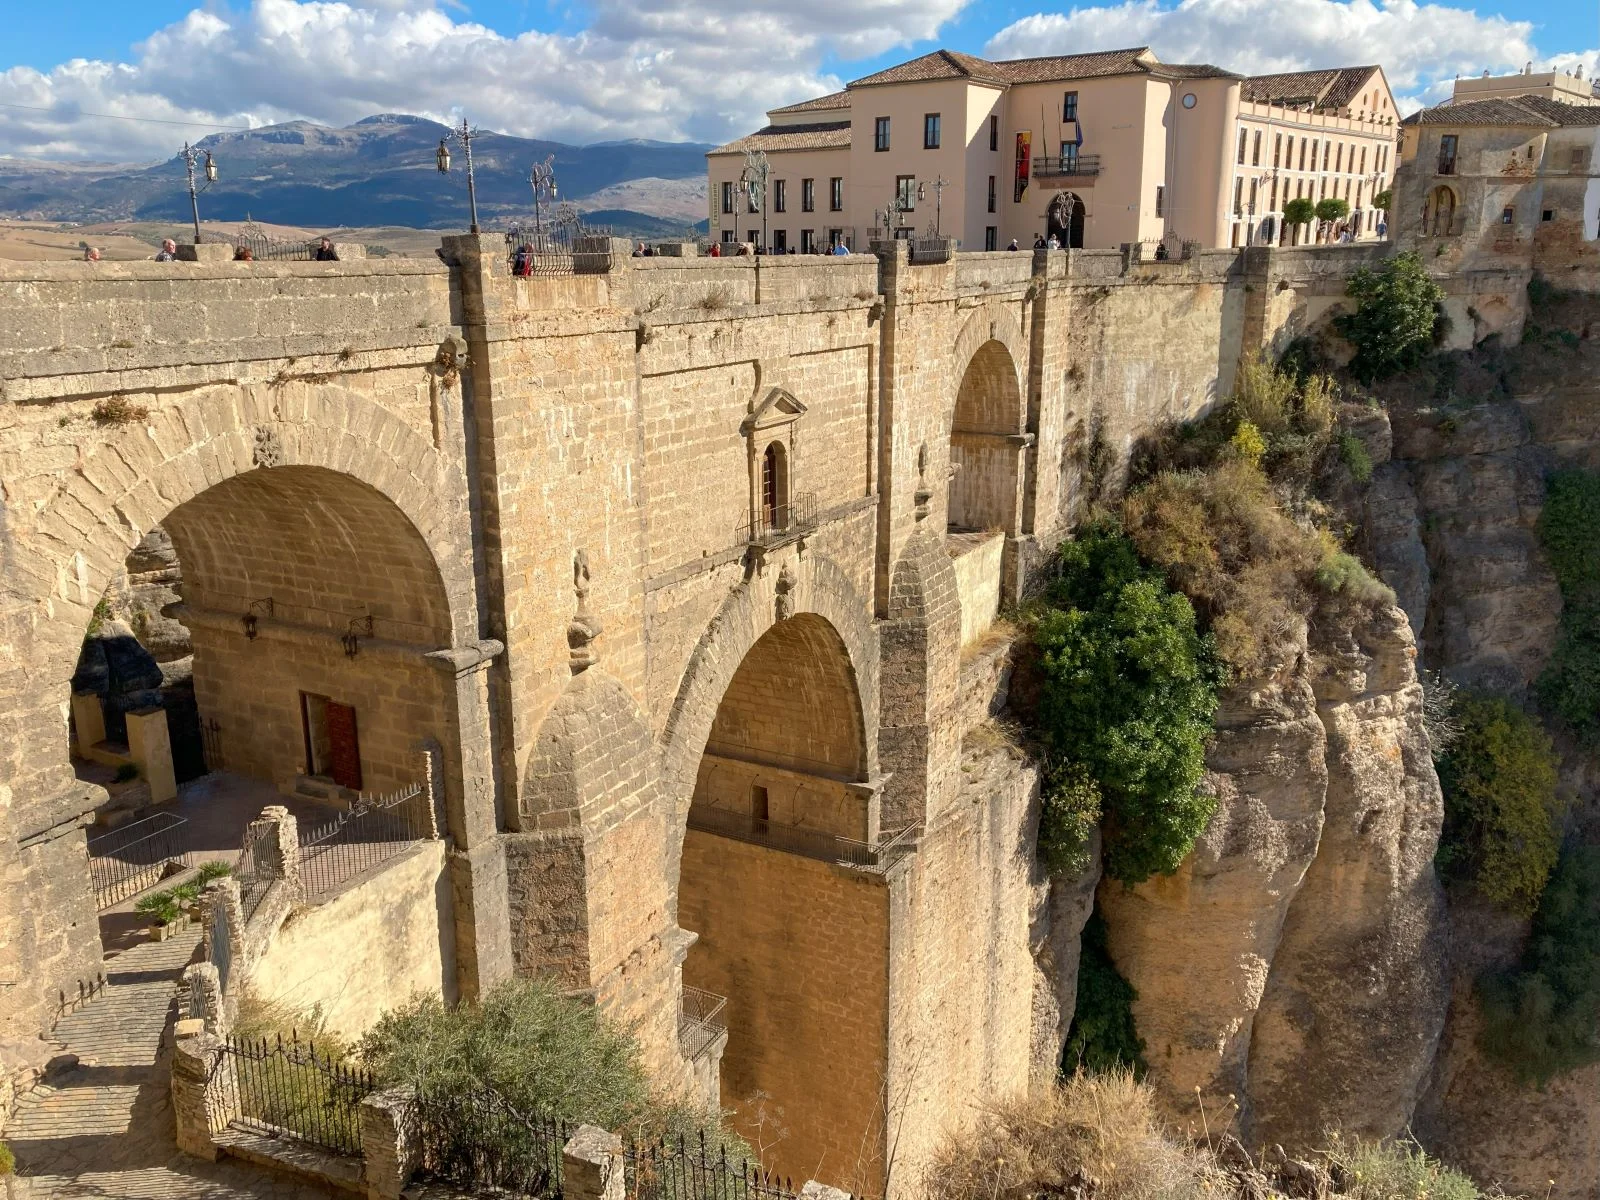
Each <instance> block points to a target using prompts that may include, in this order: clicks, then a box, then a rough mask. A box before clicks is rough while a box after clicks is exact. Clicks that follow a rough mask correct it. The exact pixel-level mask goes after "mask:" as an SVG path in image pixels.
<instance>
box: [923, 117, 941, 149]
mask: <svg viewBox="0 0 1600 1200" xmlns="http://www.w3.org/2000/svg"><path fill="white" fill-rule="evenodd" d="M922 148H923V149H924V150H937V149H938V148H939V114H938V113H924V114H923V115H922Z"/></svg>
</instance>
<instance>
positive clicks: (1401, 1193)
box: [1322, 1131, 1482, 1200]
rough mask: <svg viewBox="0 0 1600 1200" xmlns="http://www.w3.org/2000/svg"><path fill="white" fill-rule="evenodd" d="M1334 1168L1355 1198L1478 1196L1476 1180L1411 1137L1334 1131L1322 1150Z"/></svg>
mask: <svg viewBox="0 0 1600 1200" xmlns="http://www.w3.org/2000/svg"><path fill="white" fill-rule="evenodd" d="M1322 1156H1323V1158H1325V1159H1326V1160H1327V1163H1328V1166H1329V1167H1330V1168H1331V1173H1332V1174H1333V1175H1334V1177H1335V1178H1336V1179H1337V1180H1339V1181H1340V1182H1341V1183H1342V1184H1343V1186H1342V1187H1340V1188H1338V1189H1337V1190H1338V1192H1339V1194H1341V1195H1344V1196H1349V1197H1351V1200H1396V1198H1397V1197H1404V1198H1405V1200H1478V1198H1479V1196H1480V1195H1482V1193H1480V1192H1479V1191H1478V1186H1477V1184H1475V1183H1473V1182H1472V1180H1471V1179H1469V1178H1468V1177H1467V1176H1465V1175H1463V1174H1462V1173H1461V1172H1460V1171H1457V1170H1455V1169H1453V1168H1451V1167H1447V1166H1445V1165H1444V1164H1443V1163H1442V1162H1440V1161H1439V1160H1438V1159H1436V1158H1430V1157H1428V1154H1427V1152H1426V1151H1424V1150H1423V1148H1422V1147H1421V1146H1419V1145H1418V1144H1417V1143H1416V1142H1414V1141H1412V1140H1411V1139H1410V1138H1398V1139H1396V1140H1394V1141H1388V1142H1383V1141H1369V1140H1368V1139H1367V1138H1363V1137H1360V1136H1354V1137H1349V1136H1345V1135H1343V1134H1340V1133H1339V1132H1337V1131H1335V1132H1333V1133H1330V1134H1329V1135H1328V1145H1327V1148H1326V1149H1324V1150H1323V1152H1322Z"/></svg>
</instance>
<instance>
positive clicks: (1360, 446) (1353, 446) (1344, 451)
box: [1339, 433, 1372, 487]
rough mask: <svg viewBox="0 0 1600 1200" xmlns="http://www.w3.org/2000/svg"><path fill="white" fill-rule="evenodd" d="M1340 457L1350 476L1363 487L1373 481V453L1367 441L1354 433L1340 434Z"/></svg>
mask: <svg viewBox="0 0 1600 1200" xmlns="http://www.w3.org/2000/svg"><path fill="white" fill-rule="evenodd" d="M1339 458H1340V460H1341V461H1342V462H1343V463H1344V465H1345V470H1347V471H1349V472H1350V478H1351V479H1353V480H1355V481H1356V482H1357V483H1358V484H1360V485H1361V486H1362V487H1365V486H1366V485H1367V484H1368V483H1371V482H1372V455H1370V454H1368V453H1367V447H1366V443H1364V442H1363V441H1362V440H1361V439H1360V438H1358V437H1356V436H1355V435H1354V434H1352V433H1341V434H1340V435H1339Z"/></svg>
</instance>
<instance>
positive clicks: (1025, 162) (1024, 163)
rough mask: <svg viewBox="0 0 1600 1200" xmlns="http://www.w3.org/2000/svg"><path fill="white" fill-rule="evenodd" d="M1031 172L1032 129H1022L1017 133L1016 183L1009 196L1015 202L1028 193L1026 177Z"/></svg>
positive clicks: (1018, 201) (1019, 202) (1018, 202)
mask: <svg viewBox="0 0 1600 1200" xmlns="http://www.w3.org/2000/svg"><path fill="white" fill-rule="evenodd" d="M1032 174H1033V131H1032V130H1031V129H1024V130H1022V132H1020V133H1018V134H1017V185H1016V190H1015V194H1014V195H1013V196H1012V197H1011V199H1012V201H1013V202H1014V203H1017V204H1021V203H1022V198H1023V196H1025V195H1027V194H1028V179H1029V177H1030V176H1031V175H1032Z"/></svg>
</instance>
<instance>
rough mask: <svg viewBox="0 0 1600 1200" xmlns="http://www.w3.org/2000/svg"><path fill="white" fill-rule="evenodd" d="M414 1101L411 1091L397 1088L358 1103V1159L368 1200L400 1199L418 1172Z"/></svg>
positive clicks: (412, 1091)
mask: <svg viewBox="0 0 1600 1200" xmlns="http://www.w3.org/2000/svg"><path fill="white" fill-rule="evenodd" d="M415 1099H416V1092H415V1091H414V1090H413V1089H411V1088H409V1087H396V1088H388V1089H386V1090H384V1091H381V1092H373V1093H372V1094H371V1095H369V1096H368V1097H367V1098H366V1099H365V1100H363V1101H362V1102H361V1156H362V1158H363V1159H364V1160H365V1162H366V1168H365V1170H364V1172H363V1177H364V1179H365V1181H366V1185H367V1196H368V1198H369V1200H400V1194H401V1192H402V1191H403V1190H404V1188H405V1186H406V1182H407V1181H408V1180H409V1179H410V1178H411V1173H412V1172H413V1171H415V1170H416V1169H417V1162H418V1150H419V1147H418V1146H417V1144H416V1141H415V1139H414V1138H413V1137H412V1133H411V1106H412V1103H413V1102H414V1101H415Z"/></svg>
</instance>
